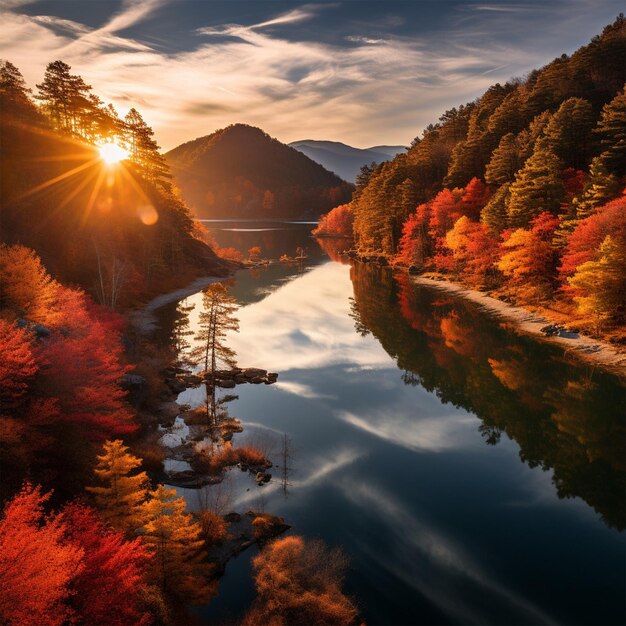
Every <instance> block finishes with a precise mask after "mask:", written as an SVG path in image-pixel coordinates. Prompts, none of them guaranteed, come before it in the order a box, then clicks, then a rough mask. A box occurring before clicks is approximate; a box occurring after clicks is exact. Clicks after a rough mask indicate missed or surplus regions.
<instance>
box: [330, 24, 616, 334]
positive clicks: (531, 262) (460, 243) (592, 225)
mask: <svg viewBox="0 0 626 626" xmlns="http://www.w3.org/2000/svg"><path fill="white" fill-rule="evenodd" d="M625 58H626V20H625V19H624V17H623V15H620V16H619V17H618V18H617V19H616V21H615V22H614V23H613V24H611V25H609V26H607V27H606V28H605V29H604V31H603V32H602V34H601V35H600V36H597V37H595V38H594V39H593V40H592V41H591V43H589V44H588V45H586V46H584V47H582V48H580V49H579V50H577V51H576V52H575V53H574V54H572V55H571V56H567V55H563V56H561V57H559V58H557V59H555V60H554V61H552V62H551V63H549V64H548V65H546V66H545V67H543V68H541V69H538V70H533V71H532V72H530V74H529V75H528V76H526V77H524V78H523V79H513V80H511V81H509V82H508V83H506V84H504V85H501V84H496V85H493V86H492V87H490V88H489V89H488V90H487V91H486V92H485V93H484V94H483V95H482V96H481V97H480V98H478V99H477V100H476V101H474V102H470V103H468V104H465V105H462V106H459V107H458V108H453V109H451V110H449V111H446V112H445V113H444V114H443V115H442V116H441V117H440V118H439V120H438V121H437V122H436V123H434V124H431V125H429V126H428V127H427V128H426V129H425V130H424V132H423V133H422V135H421V136H420V137H418V138H416V139H415V140H414V142H413V144H412V145H411V147H410V149H409V150H408V152H407V154H401V155H398V156H397V157H396V158H395V159H393V161H390V162H388V163H383V164H382V165H379V166H377V167H375V168H364V169H363V170H362V172H361V175H360V176H359V179H358V180H357V186H356V190H355V193H354V195H353V199H352V202H351V203H350V204H349V205H348V207H347V208H346V207H345V206H343V207H339V208H338V210H339V211H340V212H341V219H339V218H338V219H334V216H333V213H331V214H329V216H327V218H326V220H325V225H326V231H327V230H328V225H329V224H330V225H331V226H332V224H333V223H335V222H336V223H338V224H341V225H342V228H345V223H346V213H347V212H349V213H351V217H352V219H353V221H354V222H353V233H354V237H355V241H356V249H357V252H358V253H359V254H361V255H384V256H386V257H387V258H388V259H393V260H394V261H395V262H399V263H402V264H405V265H407V266H412V269H413V271H424V270H436V271H438V272H442V273H447V274H450V275H452V276H453V277H456V278H459V279H461V280H464V281H466V282H467V283H469V284H471V285H473V286H479V287H485V286H486V287H501V288H502V289H503V290H504V293H507V294H508V295H509V296H512V297H515V298H517V299H519V300H521V301H522V302H531V303H532V302H546V301H552V300H555V299H559V300H561V301H562V302H565V303H567V302H569V303H572V304H575V305H576V307H577V310H578V313H579V314H581V315H583V316H584V317H585V318H586V319H587V320H588V322H589V324H590V325H591V324H593V325H594V326H595V327H596V328H599V327H600V326H601V325H604V324H605V323H606V322H609V325H614V324H618V325H620V324H622V323H623V321H624V314H625V308H626V301H625V298H626V286H625V284H624V280H623V277H624V275H625V272H626V213H625V211H626V199H625V198H624V195H623V192H624V184H625V181H624V177H625V174H626V94H625V92H624V83H625V81H626V64H625V63H624V59H625Z"/></svg>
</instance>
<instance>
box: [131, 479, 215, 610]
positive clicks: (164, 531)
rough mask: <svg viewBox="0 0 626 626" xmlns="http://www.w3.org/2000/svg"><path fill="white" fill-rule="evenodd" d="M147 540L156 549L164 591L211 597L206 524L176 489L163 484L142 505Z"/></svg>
mask: <svg viewBox="0 0 626 626" xmlns="http://www.w3.org/2000/svg"><path fill="white" fill-rule="evenodd" d="M142 513H143V516H144V526H143V532H144V540H145V541H146V543H147V544H148V545H149V546H151V547H152V548H153V550H154V552H155V559H154V563H155V567H156V576H157V578H158V580H159V583H160V584H161V587H162V589H163V591H167V592H170V593H175V594H177V595H179V596H181V597H184V598H186V599H187V600H191V601H192V602H195V603H198V604H200V603H203V602H206V601H208V599H209V597H210V596H211V595H212V593H213V591H214V589H213V587H212V586H211V585H210V584H209V582H208V576H209V574H210V571H211V568H210V566H209V565H208V564H207V563H206V562H205V561H204V557H203V555H202V553H201V549H202V548H203V546H204V541H203V539H202V527H201V526H200V524H198V522H196V521H195V520H194V519H193V517H192V515H191V514H190V513H187V511H186V505H185V500H184V499H183V498H177V497H176V491H175V490H174V489H168V488H167V487H164V486H163V485H159V486H158V487H157V488H156V489H155V490H154V491H151V492H150V494H149V499H148V500H147V501H146V502H145V503H144V504H143V506H142Z"/></svg>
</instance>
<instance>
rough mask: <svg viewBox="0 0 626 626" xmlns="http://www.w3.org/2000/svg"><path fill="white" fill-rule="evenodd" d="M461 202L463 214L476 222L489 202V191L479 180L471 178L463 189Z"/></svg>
mask: <svg viewBox="0 0 626 626" xmlns="http://www.w3.org/2000/svg"><path fill="white" fill-rule="evenodd" d="M461 202H462V203H463V214H464V215H467V217H469V218H470V219H472V220H474V221H478V219H479V218H480V212H481V211H482V209H483V207H484V206H485V205H486V204H487V202H489V190H488V189H487V186H486V185H485V183H483V181H482V180H480V178H476V177H474V178H472V180H470V181H469V183H467V186H466V187H465V190H464V192H463V196H462V197H461Z"/></svg>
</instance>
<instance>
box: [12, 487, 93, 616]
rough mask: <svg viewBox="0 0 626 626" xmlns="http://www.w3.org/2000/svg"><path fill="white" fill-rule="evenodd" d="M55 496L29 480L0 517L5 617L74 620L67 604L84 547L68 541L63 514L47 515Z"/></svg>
mask: <svg viewBox="0 0 626 626" xmlns="http://www.w3.org/2000/svg"><path fill="white" fill-rule="evenodd" d="M49 498H50V494H43V493H42V491H41V488H40V487H33V486H32V485H29V484H26V485H25V486H24V487H23V488H22V490H21V491H20V492H19V493H18V494H17V495H16V496H15V497H14V498H13V499H12V500H10V501H9V502H8V503H7V504H6V506H5V507H4V515H3V518H2V520H1V521H0V621H1V622H2V623H3V624H12V625H16V626H17V625H18V624H19V625H20V626H40V625H41V624H50V625H51V626H61V625H62V624H66V623H68V621H69V620H70V619H71V618H72V612H71V610H70V608H69V606H68V605H67V603H66V600H67V598H68V597H69V594H70V585H71V582H72V580H73V579H74V577H75V576H77V575H78V574H79V573H80V572H81V570H82V563H81V560H82V557H83V553H84V551H83V549H82V548H81V547H79V546H76V545H73V544H68V543H66V542H65V541H64V530H65V529H64V527H63V523H62V519H61V518H60V517H59V516H55V515H50V516H45V515H44V509H43V507H44V504H45V503H46V501H47V500H48V499H49Z"/></svg>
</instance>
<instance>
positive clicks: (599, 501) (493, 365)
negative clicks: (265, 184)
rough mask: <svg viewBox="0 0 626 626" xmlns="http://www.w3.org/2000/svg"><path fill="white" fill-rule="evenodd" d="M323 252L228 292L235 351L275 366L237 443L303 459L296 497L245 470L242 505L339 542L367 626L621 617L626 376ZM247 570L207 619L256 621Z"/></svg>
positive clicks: (245, 411)
mask: <svg viewBox="0 0 626 626" xmlns="http://www.w3.org/2000/svg"><path fill="white" fill-rule="evenodd" d="M312 243H314V242H312V241H309V243H308V245H309V246H311V245H312ZM223 245H232V243H230V242H227V241H225V242H224V244H223ZM246 245H247V242H246ZM290 245H292V246H293V244H290ZM322 245H326V244H325V242H322ZM285 251H287V250H277V252H280V253H282V252H285ZM329 255H330V256H331V258H337V260H339V261H340V262H339V263H337V262H326V263H325V262H324V257H323V256H322V253H321V249H320V252H319V255H318V256H316V255H315V254H313V253H312V254H311V255H310V257H309V259H308V260H307V263H305V264H303V266H302V267H288V266H282V265H275V266H272V267H270V268H268V269H267V270H265V271H263V272H262V273H260V274H258V275H257V276H256V277H254V276H251V275H250V273H248V272H244V273H240V274H239V275H238V276H237V277H236V279H235V281H234V283H233V284H232V286H231V293H232V294H233V295H235V296H236V297H237V299H238V301H239V303H240V304H241V305H242V306H241V308H240V309H239V311H238V317H239V318H240V325H241V332H240V333H239V334H233V335H232V336H229V338H228V341H229V345H230V346H231V347H232V348H234V349H235V350H236V351H237V353H238V357H239V362H240V364H241V365H243V366H259V367H263V368H267V369H270V370H275V371H278V372H279V382H278V383H277V384H276V385H272V386H267V387H266V386H265V385H259V386H252V385H244V386H241V387H238V388H237V394H238V395H239V398H238V399H237V400H234V401H233V402H232V403H231V404H232V410H233V412H234V413H236V415H237V417H238V418H239V419H241V422H242V424H243V426H244V429H245V430H244V433H243V434H242V435H237V437H238V438H239V437H241V439H238V440H237V443H238V444H239V443H240V442H241V443H244V442H245V440H246V438H247V437H251V438H252V439H254V438H255V437H261V436H264V437H268V438H270V439H272V438H273V441H274V442H275V445H274V447H273V449H272V451H270V457H272V455H273V454H274V455H275V454H276V453H277V450H278V447H277V446H278V444H279V442H280V438H281V437H282V435H283V433H288V435H289V437H291V438H292V439H293V444H294V449H295V462H294V463H293V465H294V466H295V471H294V473H293V475H291V476H290V482H291V488H290V493H289V497H288V498H285V496H284V493H283V490H282V488H281V483H280V480H279V479H274V480H272V482H270V483H269V484H268V485H266V486H264V487H262V488H257V487H255V486H252V487H251V486H250V484H249V482H248V483H245V482H244V481H243V480H242V477H241V473H238V472H235V473H234V474H233V475H232V481H234V482H233V487H232V490H231V491H232V498H231V500H230V502H231V505H232V508H234V509H238V510H245V509H246V508H249V507H250V508H255V507H264V508H265V509H266V510H267V511H270V512H272V513H276V514H279V515H282V516H285V517H286V519H287V521H288V522H289V523H291V524H293V525H294V527H295V528H296V529H297V532H298V533H299V534H303V535H305V536H308V537H315V536H320V537H322V538H324V539H325V540H326V541H327V542H328V543H330V544H339V545H342V546H343V547H344V548H345V549H346V551H347V552H348V554H349V556H350V558H351V562H352V568H351V570H350V573H349V575H348V578H347V581H346V583H347V586H348V589H349V591H350V592H351V593H354V594H355V595H356V596H357V597H358V598H359V599H360V601H361V605H362V612H363V616H364V618H365V620H366V622H367V623H368V624H420V623H421V624H435V623H441V624H444V623H446V624H447V623H481V624H483V623H498V624H501V623H508V624H512V623H519V624H524V623H552V622H560V623H572V624H573V623H581V624H582V623H621V622H623V619H624V607H623V588H624V582H625V580H626V573H625V566H624V559H623V547H624V542H623V534H622V533H619V532H617V531H618V530H619V529H622V528H623V527H624V496H623V494H624V456H625V450H624V448H625V438H624V419H623V414H622V411H621V410H620V407H621V406H622V403H623V389H622V388H621V387H620V385H619V384H618V382H617V381H616V380H615V379H614V378H612V377H611V376H606V375H603V374H600V373H599V372H597V371H593V370H592V369H590V368H587V367H585V366H583V365H580V364H573V363H571V362H569V361H568V360H567V359H565V358H563V355H562V353H561V352H560V351H559V350H557V349H554V348H552V347H551V346H547V345H543V344H538V343H536V342H534V341H532V340H530V339H528V338H524V337H518V336H516V335H515V334H513V333H511V332H510V330H509V329H507V328H506V325H504V324H502V323H501V322H498V321H496V320H493V319H491V318H489V317H486V316H485V314H484V313H482V312H481V311H480V310H479V308H478V307H477V306H475V305H473V304H471V303H469V304H468V303H464V302H463V301H462V300H459V299H456V298H453V297H448V296H445V295H442V294H441V293H438V292H435V291H432V290H428V289H425V288H418V287H416V286H414V285H413V284H412V283H411V282H410V281H409V280H408V279H407V278H406V277H403V276H393V274H392V273H391V272H389V271H388V270H384V269H381V268H375V267H372V266H362V265H356V266H349V265H346V264H345V257H343V256H341V255H340V254H339V251H338V250H337V251H333V250H332V249H330V251H329ZM341 262H343V264H342V263H341ZM200 299H201V296H194V297H192V298H190V299H188V300H187V301H186V302H185V306H191V305H192V304H194V303H195V304H197V305H199V302H200ZM197 314H198V306H196V308H195V309H193V310H192V311H190V312H189V321H190V325H191V327H192V328H194V327H195V325H196V324H197ZM180 401H181V402H189V403H190V404H192V405H194V406H197V405H199V404H201V403H202V402H203V401H204V398H203V390H202V389H201V388H200V389H195V390H188V391H187V392H186V393H185V394H182V395H181V397H180ZM275 458H278V457H276V456H275V457H274V459H275ZM273 471H274V470H273ZM277 474H278V472H277ZM276 478H278V475H277V476H276ZM208 489H210V488H208ZM248 489H249V491H248ZM181 492H182V493H185V495H186V497H187V498H188V502H189V505H190V506H191V507H194V506H198V505H197V504H195V505H194V501H196V500H197V495H196V494H195V493H192V492H191V491H190V490H181ZM594 511H596V512H597V513H596V512H594ZM246 558H247V556H245V555H244V556H242V557H240V560H238V561H237V562H235V563H233V564H232V566H231V565H229V568H228V570H227V576H226V578H225V579H224V580H223V581H222V582H221V585H220V590H219V596H218V598H216V599H215V600H214V601H213V602H212V603H211V604H210V605H208V607H206V609H205V611H204V615H205V616H206V617H207V618H208V619H209V620H213V623H223V621H224V616H229V617H232V619H233V621H234V622H236V618H237V615H238V614H240V613H241V612H242V611H243V610H245V606H242V605H243V604H245V601H246V600H247V599H249V598H250V597H251V593H252V591H251V583H250V580H249V578H248V572H247V566H246V565H243V563H244V561H243V560H241V559H244V560H245V559H246Z"/></svg>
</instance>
